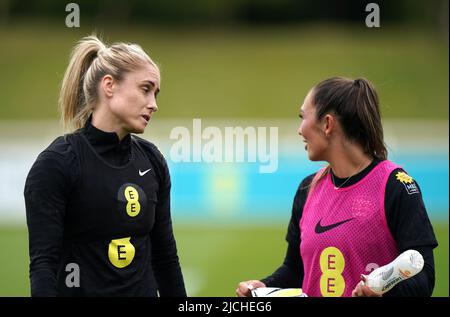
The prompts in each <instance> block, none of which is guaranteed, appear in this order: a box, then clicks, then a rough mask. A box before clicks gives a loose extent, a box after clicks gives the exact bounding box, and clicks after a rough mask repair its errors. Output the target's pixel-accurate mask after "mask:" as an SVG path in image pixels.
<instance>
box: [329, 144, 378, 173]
mask: <svg viewBox="0 0 450 317" xmlns="http://www.w3.org/2000/svg"><path fill="white" fill-rule="evenodd" d="M372 160H373V158H372V157H371V156H369V155H367V154H366V153H364V151H363V150H362V149H361V147H359V146H356V145H351V146H344V147H341V148H340V150H338V151H334V153H333V154H332V155H330V158H329V159H328V160H327V161H328V163H329V164H330V167H331V169H332V171H333V173H334V175H336V177H339V178H346V177H350V176H352V175H355V174H358V173H359V172H361V171H362V170H364V169H365V168H366V167H367V166H369V165H370V163H372Z"/></svg>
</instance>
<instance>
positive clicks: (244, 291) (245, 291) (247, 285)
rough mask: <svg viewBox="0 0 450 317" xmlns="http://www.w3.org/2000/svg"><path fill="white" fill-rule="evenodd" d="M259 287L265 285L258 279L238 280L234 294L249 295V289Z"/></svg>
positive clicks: (250, 293)
mask: <svg viewBox="0 0 450 317" xmlns="http://www.w3.org/2000/svg"><path fill="white" fill-rule="evenodd" d="M259 287H266V284H264V283H263V282H261V281H258V280H250V281H244V282H240V283H239V285H238V288H237V289H236V295H237V296H238V297H251V296H252V292H251V291H252V290H253V289H255V288H259Z"/></svg>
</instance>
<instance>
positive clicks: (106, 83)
mask: <svg viewBox="0 0 450 317" xmlns="http://www.w3.org/2000/svg"><path fill="white" fill-rule="evenodd" d="M100 88H101V90H102V91H103V93H104V94H105V96H106V97H107V98H111V97H112V96H113V95H114V88H115V81H114V78H113V77H112V76H111V75H105V76H103V77H102V80H101V82H100Z"/></svg>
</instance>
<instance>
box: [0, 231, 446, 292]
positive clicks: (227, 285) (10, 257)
mask: <svg viewBox="0 0 450 317" xmlns="http://www.w3.org/2000/svg"><path fill="white" fill-rule="evenodd" d="M434 229H435V233H436V236H437V239H438V241H439V243H440V245H439V247H438V248H437V249H435V265H436V287H435V290H434V294H433V296H448V295H449V292H448V290H449V285H448V277H449V276H448V272H449V262H448V258H449V253H448V251H449V249H448V239H449V237H448V223H447V224H444V223H439V224H434ZM285 231H286V228H285V227H284V226H283V225H273V226H261V227H248V226H242V225H227V226H225V225H222V226H218V225H209V226H207V225H199V226H196V225H186V224H181V223H179V224H176V225H175V234H176V239H177V244H178V251H179V252H178V253H179V257H180V261H181V265H182V269H183V272H184V275H185V281H186V285H187V290H188V292H189V295H190V296H234V290H235V288H236V286H237V283H238V282H240V281H242V280H247V279H258V278H261V277H264V276H266V275H268V274H270V273H271V272H273V271H274V270H275V269H276V268H277V267H278V266H279V265H280V264H281V263H282V260H283V258H284V254H285V248H286V242H285V241H284V236H285ZM0 241H1V243H2V248H1V249H2V252H1V253H0V263H2V265H1V266H0V296H29V280H28V262H29V259H28V238H27V231H26V228H23V227H6V226H3V227H0Z"/></svg>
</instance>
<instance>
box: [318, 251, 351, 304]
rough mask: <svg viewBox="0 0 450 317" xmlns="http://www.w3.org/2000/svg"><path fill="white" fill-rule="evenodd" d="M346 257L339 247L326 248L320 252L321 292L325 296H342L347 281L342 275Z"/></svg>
mask: <svg viewBox="0 0 450 317" xmlns="http://www.w3.org/2000/svg"><path fill="white" fill-rule="evenodd" d="M344 267H345V259H344V255H343V254H342V252H341V251H339V249H337V248H335V247H328V248H325V249H324V250H323V251H322V253H321V254H320V270H321V271H322V273H323V274H322V276H321V277H320V292H321V294H322V296H324V297H340V296H342V294H343V293H344V290H345V281H344V278H343V277H342V272H344Z"/></svg>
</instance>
